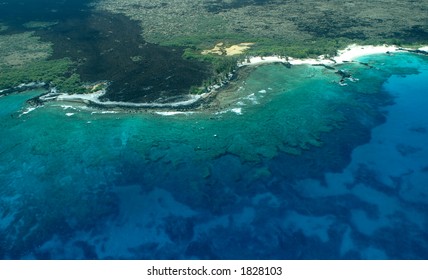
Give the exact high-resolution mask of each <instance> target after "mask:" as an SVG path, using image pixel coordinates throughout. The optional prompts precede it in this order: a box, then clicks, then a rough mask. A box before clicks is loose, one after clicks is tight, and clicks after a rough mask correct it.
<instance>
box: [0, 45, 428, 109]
mask: <svg viewBox="0 0 428 280" xmlns="http://www.w3.org/2000/svg"><path fill="white" fill-rule="evenodd" d="M396 52H410V53H416V54H423V55H428V46H423V47H420V48H418V49H406V48H401V47H398V46H388V45H382V46H373V45H365V46H362V45H355V44H354V45H350V46H348V47H347V48H345V49H343V50H339V51H338V52H337V55H336V56H334V57H328V56H325V55H321V56H319V57H318V58H306V59H295V58H292V57H282V56H275V55H272V56H265V57H262V56H254V57H247V58H245V60H244V61H241V62H238V63H237V67H238V70H239V69H241V68H243V67H245V66H259V65H263V64H270V63H283V64H286V65H288V66H297V65H317V66H319V65H324V66H330V67H331V66H334V65H338V64H343V63H352V62H355V59H357V58H359V57H363V56H368V55H376V54H391V53H396ZM234 74H235V73H229V74H228V75H227V79H226V81H221V82H220V83H218V84H214V85H211V86H209V87H208V88H207V91H206V92H204V93H202V94H199V95H196V94H187V95H183V96H180V97H178V98H182V100H180V101H175V102H150V103H134V102H124V101H101V100H100V98H101V97H103V96H104V95H105V93H106V90H105V89H103V90H99V91H96V92H94V93H87V94H68V93H58V92H57V90H56V89H55V88H51V89H50V91H49V92H48V93H45V94H42V95H40V96H38V97H36V98H34V99H31V101H33V102H34V104H35V105H41V104H43V103H45V102H49V101H66V102H76V103H83V104H86V105H89V106H94V107H102V108H110V109H111V108H116V109H136V110H140V109H158V110H159V109H181V110H189V109H196V108H197V107H198V106H200V105H203V104H204V103H206V102H205V101H208V100H210V99H212V98H213V97H215V94H216V93H217V92H218V91H219V90H221V89H222V88H224V86H226V85H227V84H229V82H230V81H231V80H232V79H233V77H234V76H235V75H234ZM35 85H41V86H46V84H45V83H30V84H21V85H19V86H18V87H14V88H11V89H3V90H0V94H3V93H5V92H11V91H13V90H14V89H20V91H22V90H23V89H24V88H27V86H29V89H33V88H34V86H35Z"/></svg>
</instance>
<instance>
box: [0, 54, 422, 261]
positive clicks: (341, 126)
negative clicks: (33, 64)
mask: <svg viewBox="0 0 428 280" xmlns="http://www.w3.org/2000/svg"><path fill="white" fill-rule="evenodd" d="M360 60H361V61H363V62H366V63H369V64H370V65H371V66H372V67H371V68H370V67H367V66H365V65H361V64H358V63H354V64H345V65H342V66H341V69H343V70H347V71H349V72H350V73H352V75H353V77H355V78H357V79H358V80H356V81H347V84H348V85H347V86H340V85H339V84H338V83H337V81H338V79H339V77H338V76H337V75H336V74H335V73H334V71H331V70H328V69H324V68H322V67H312V66H299V67H297V66H296V67H292V68H291V69H287V68H285V67H283V66H282V65H266V66H262V67H258V68H257V69H255V70H254V71H253V73H252V74H251V75H250V76H249V77H248V78H247V79H246V80H245V81H242V82H240V87H239V89H236V90H233V91H227V92H224V93H221V94H220V95H219V96H218V105H219V106H220V107H221V108H222V109H219V110H217V111H206V112H193V113H189V114H177V115H170V116H165V115H160V114H157V113H120V112H107V111H106V112H103V111H97V110H95V109H91V108H85V107H83V106H80V105H78V104H65V103H49V104H46V105H45V106H44V107H41V108H37V109H35V110H33V111H30V112H29V108H27V105H26V104H25V101H26V100H27V99H29V98H30V97H32V96H35V95H37V94H38V92H27V93H21V94H16V95H9V96H3V97H0V128H1V141H0V258H2V259H10V258H11V259H34V258H36V259H109V258H113V259H426V258H428V211H427V204H428V145H427V144H428V111H427V110H426V108H428V85H427V83H426V81H427V80H428V59H427V58H426V57H423V56H416V55H411V54H396V55H394V56H387V55H379V56H369V57H364V58H361V59H360ZM24 112H28V113H27V114H23V113H24Z"/></svg>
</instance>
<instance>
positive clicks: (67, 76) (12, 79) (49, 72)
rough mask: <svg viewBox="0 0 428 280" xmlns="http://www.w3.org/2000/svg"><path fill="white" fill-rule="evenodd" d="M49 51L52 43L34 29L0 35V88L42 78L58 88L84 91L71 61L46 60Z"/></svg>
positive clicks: (72, 91)
mask: <svg viewBox="0 0 428 280" xmlns="http://www.w3.org/2000/svg"><path fill="white" fill-rule="evenodd" d="M44 24H46V23H44ZM51 53H52V45H51V44H50V43H46V42H42V41H41V40H40V38H39V37H37V36H35V35H34V32H23V33H17V34H12V35H2V36H0V89H6V88H12V87H16V86H18V85H20V84H22V83H31V82H45V83H48V84H50V85H51V86H54V87H57V88H58V90H60V91H64V92H69V93H83V92H85V88H84V87H83V86H82V82H81V81H80V77H79V75H78V74H76V73H74V72H73V71H74V70H73V69H74V66H75V65H74V63H73V62H72V61H71V60H70V59H57V60H49V59H48V58H49V56H50V55H51Z"/></svg>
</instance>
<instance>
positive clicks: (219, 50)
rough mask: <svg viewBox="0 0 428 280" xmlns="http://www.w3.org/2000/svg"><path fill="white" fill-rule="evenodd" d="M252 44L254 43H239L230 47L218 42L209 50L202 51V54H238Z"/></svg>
mask: <svg viewBox="0 0 428 280" xmlns="http://www.w3.org/2000/svg"><path fill="white" fill-rule="evenodd" d="M252 45H254V43H240V44H237V45H232V46H230V47H225V46H224V43H222V42H220V43H218V44H217V45H215V46H214V48H212V49H211V50H204V51H202V54H203V55H207V54H217V55H225V56H232V55H239V54H242V53H244V52H245V51H246V50H248V49H249V48H251V46H252Z"/></svg>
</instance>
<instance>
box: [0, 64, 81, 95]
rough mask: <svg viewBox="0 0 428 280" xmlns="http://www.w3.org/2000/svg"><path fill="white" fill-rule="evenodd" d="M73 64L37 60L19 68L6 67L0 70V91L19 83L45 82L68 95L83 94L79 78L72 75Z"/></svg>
mask: <svg viewBox="0 0 428 280" xmlns="http://www.w3.org/2000/svg"><path fill="white" fill-rule="evenodd" d="M72 66H73V63H72V62H71V60H69V59H58V60H39V61H36V62H33V63H30V64H26V65H24V66H20V67H6V68H1V70H0V89H5V88H11V87H15V86H18V85H19V84H21V83H31V82H45V83H49V84H51V86H54V87H57V88H58V90H60V91H64V92H69V93H83V92H85V88H84V87H83V86H82V84H81V81H80V77H79V75H78V74H76V73H72Z"/></svg>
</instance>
